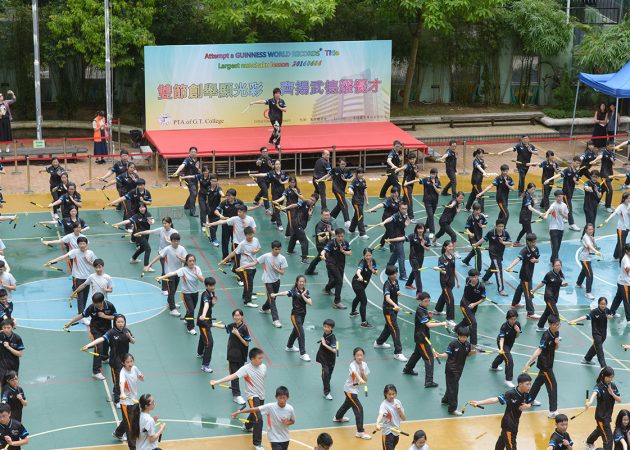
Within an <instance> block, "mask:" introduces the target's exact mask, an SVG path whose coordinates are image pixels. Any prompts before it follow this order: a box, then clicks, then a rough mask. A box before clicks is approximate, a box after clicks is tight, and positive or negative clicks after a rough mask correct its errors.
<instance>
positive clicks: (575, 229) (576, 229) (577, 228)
mask: <svg viewBox="0 0 630 450" xmlns="http://www.w3.org/2000/svg"><path fill="white" fill-rule="evenodd" d="M569 230H571V231H580V227H578V226H577V225H576V224H573V225H571V226H569Z"/></svg>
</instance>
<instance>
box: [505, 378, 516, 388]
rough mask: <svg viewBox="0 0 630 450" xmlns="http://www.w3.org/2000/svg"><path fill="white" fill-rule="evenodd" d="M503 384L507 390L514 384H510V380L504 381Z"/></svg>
mask: <svg viewBox="0 0 630 450" xmlns="http://www.w3.org/2000/svg"><path fill="white" fill-rule="evenodd" d="M504 383H505V385H506V386H507V387H509V388H513V387H514V383H512V382H511V381H510V380H505V381H504Z"/></svg>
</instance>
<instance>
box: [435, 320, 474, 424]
mask: <svg viewBox="0 0 630 450" xmlns="http://www.w3.org/2000/svg"><path fill="white" fill-rule="evenodd" d="M468 336H470V330H469V329H468V327H461V328H459V329H458V330H457V339H453V340H452V341H451V343H450V344H448V347H447V348H446V352H445V353H442V354H440V355H439V356H440V357H442V358H447V359H446V367H445V368H444V373H445V376H446V380H445V381H446V392H445V393H444V397H442V404H443V405H448V413H449V414H451V415H453V416H461V415H462V414H463V413H462V412H461V411H460V410H458V409H457V395H458V393H459V380H460V378H461V377H462V373H463V372H464V366H465V365H466V358H468V357H469V356H470V355H473V354H474V353H475V349H474V348H472V346H471V345H470V342H468ZM436 356H437V355H436Z"/></svg>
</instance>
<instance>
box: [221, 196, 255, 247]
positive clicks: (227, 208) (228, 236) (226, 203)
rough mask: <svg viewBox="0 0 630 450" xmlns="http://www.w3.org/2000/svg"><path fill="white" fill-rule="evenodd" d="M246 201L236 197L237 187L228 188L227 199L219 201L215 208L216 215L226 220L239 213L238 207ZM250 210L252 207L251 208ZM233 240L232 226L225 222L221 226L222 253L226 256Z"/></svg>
mask: <svg viewBox="0 0 630 450" xmlns="http://www.w3.org/2000/svg"><path fill="white" fill-rule="evenodd" d="M240 205H244V203H243V202H242V201H241V200H239V199H238V198H236V189H232V188H230V189H228V190H227V191H225V200H223V201H222V202H221V203H219V206H217V207H216V208H215V210H214V215H215V216H217V217H218V218H219V220H226V219H229V218H230V217H234V216H236V215H237V209H238V207H239V206H240ZM249 209H250V210H251V209H252V208H249ZM231 240H232V227H231V226H230V225H227V224H224V225H222V226H221V253H222V254H223V258H225V257H226V256H227V255H228V254H229V253H230V241H231Z"/></svg>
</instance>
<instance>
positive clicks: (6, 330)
mask: <svg viewBox="0 0 630 450" xmlns="http://www.w3.org/2000/svg"><path fill="white" fill-rule="evenodd" d="M23 354H24V343H23V342H22V338H21V337H20V336H19V335H18V334H16V333H14V332H13V321H11V320H10V319H5V320H3V321H2V333H0V380H2V381H4V377H5V376H6V374H7V373H8V372H9V371H11V370H13V371H14V372H15V373H20V358H21V357H22V355H23Z"/></svg>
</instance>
